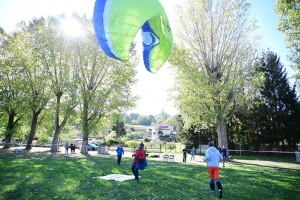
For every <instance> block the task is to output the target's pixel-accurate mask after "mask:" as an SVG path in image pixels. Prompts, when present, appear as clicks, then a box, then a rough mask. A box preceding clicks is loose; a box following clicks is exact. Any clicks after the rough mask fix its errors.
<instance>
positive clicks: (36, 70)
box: [18, 20, 51, 149]
mask: <svg viewBox="0 0 300 200" xmlns="http://www.w3.org/2000/svg"><path fill="white" fill-rule="evenodd" d="M39 23H40V21H39V20H33V21H32V22H31V23H30V24H29V26H27V25H26V24H25V23H20V24H19V28H20V30H21V32H20V33H19V34H20V35H22V36H23V39H22V40H21V39H19V40H18V44H19V46H20V47H21V49H22V52H23V54H24V65H23V75H24V85H25V87H24V92H25V95H24V100H25V102H26V106H27V107H28V108H29V109H30V110H31V113H32V116H31V128H30V132H29V135H28V138H27V146H26V149H31V148H32V141H33V138H34V137H35V133H36V128H37V124H38V118H39V116H40V114H41V112H42V110H44V109H45V107H46V104H47V103H48V101H49V100H50V92H51V89H50V84H49V74H48V73H47V70H46V68H45V66H43V65H42V63H43V60H40V58H39V57H37V56H35V54H36V51H35V50H36V41H35V38H36V37H37V36H36V35H37V34H39V29H38V26H37V24H39Z"/></svg>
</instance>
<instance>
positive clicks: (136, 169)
mask: <svg viewBox="0 0 300 200" xmlns="http://www.w3.org/2000/svg"><path fill="white" fill-rule="evenodd" d="M135 166H136V163H132V166H131V171H132V173H133V175H134V177H135V179H137V180H138V179H139V169H138V168H136V167H135Z"/></svg>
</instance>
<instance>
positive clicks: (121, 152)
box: [116, 145, 124, 165]
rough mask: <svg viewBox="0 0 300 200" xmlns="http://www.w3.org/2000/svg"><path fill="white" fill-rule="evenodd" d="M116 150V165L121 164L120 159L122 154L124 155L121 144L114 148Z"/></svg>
mask: <svg viewBox="0 0 300 200" xmlns="http://www.w3.org/2000/svg"><path fill="white" fill-rule="evenodd" d="M116 152H117V156H118V161H117V163H118V165H120V164H121V159H122V155H124V149H123V147H122V145H119V146H118V148H117V149H116Z"/></svg>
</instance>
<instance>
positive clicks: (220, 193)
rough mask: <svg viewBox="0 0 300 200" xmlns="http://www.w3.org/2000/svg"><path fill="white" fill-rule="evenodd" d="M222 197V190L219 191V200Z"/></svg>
mask: <svg viewBox="0 0 300 200" xmlns="http://www.w3.org/2000/svg"><path fill="white" fill-rule="evenodd" d="M222 197H223V192H222V190H219V198H220V199H221V198H222Z"/></svg>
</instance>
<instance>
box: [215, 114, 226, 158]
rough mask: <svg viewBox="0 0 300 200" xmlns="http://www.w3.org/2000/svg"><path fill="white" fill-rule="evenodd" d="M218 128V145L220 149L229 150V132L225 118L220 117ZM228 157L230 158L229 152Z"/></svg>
mask: <svg viewBox="0 0 300 200" xmlns="http://www.w3.org/2000/svg"><path fill="white" fill-rule="evenodd" d="M217 123H218V124H217V126H218V143H219V145H220V147H221V148H222V147H223V146H224V147H225V148H226V149H228V141H227V132H226V121H225V119H224V118H223V117H218V121H217ZM227 155H228V156H229V152H227Z"/></svg>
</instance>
